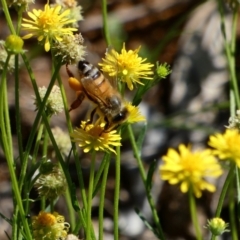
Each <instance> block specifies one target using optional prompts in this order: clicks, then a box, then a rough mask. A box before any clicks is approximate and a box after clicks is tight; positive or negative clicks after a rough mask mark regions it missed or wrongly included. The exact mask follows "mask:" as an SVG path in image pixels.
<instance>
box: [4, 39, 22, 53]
mask: <svg viewBox="0 0 240 240" xmlns="http://www.w3.org/2000/svg"><path fill="white" fill-rule="evenodd" d="M23 44H24V42H23V40H22V38H20V37H19V36H17V35H9V36H8V37H7V39H6V41H5V48H6V51H7V52H9V53H11V54H19V53H21V52H22V50H23Z"/></svg>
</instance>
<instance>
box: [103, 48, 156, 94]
mask: <svg viewBox="0 0 240 240" xmlns="http://www.w3.org/2000/svg"><path fill="white" fill-rule="evenodd" d="M139 50H140V47H139V48H138V49H136V50H134V51H133V50H129V51H126V49H125V44H123V48H122V50H121V53H118V52H116V51H115V50H114V49H111V50H110V51H109V52H107V53H106V56H105V58H103V63H99V65H100V66H101V67H102V68H101V69H102V71H103V72H105V73H107V74H108V75H109V76H110V77H117V78H119V79H120V80H121V81H123V82H126V83H127V86H128V88H129V89H130V90H133V84H134V83H138V84H142V85H143V83H142V82H141V81H140V78H144V79H150V80H151V79H152V77H149V75H151V74H153V71H151V67H153V64H150V63H144V62H145V61H146V60H147V59H146V58H144V59H143V58H141V57H139V56H138V52H139Z"/></svg>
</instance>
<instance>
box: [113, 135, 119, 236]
mask: <svg viewBox="0 0 240 240" xmlns="http://www.w3.org/2000/svg"><path fill="white" fill-rule="evenodd" d="M119 134H121V132H119ZM116 152H117V156H116V161H115V169H116V171H115V191H114V215H113V220H114V240H117V239H118V237H119V236H118V235H119V234H118V215H119V214H118V212H119V193H120V174H121V151H120V146H117V147H116Z"/></svg>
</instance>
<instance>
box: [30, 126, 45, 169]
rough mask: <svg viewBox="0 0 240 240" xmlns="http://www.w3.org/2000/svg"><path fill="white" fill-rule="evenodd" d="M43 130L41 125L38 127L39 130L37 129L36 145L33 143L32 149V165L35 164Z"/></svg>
mask: <svg viewBox="0 0 240 240" xmlns="http://www.w3.org/2000/svg"><path fill="white" fill-rule="evenodd" d="M43 128H44V124H43V123H41V124H40V126H39V129H38V133H37V138H36V143H35V145H34V149H33V156H32V163H33V164H35V163H36V160H37V154H38V149H39V145H40V143H41V139H42V134H43Z"/></svg>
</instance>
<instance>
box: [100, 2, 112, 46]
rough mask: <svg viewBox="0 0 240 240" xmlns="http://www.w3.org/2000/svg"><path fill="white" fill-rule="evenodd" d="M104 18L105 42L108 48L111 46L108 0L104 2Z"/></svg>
mask: <svg viewBox="0 0 240 240" xmlns="http://www.w3.org/2000/svg"><path fill="white" fill-rule="evenodd" d="M102 17H103V31H104V37H105V41H106V43H107V46H111V38H110V34H109V28H108V19H107V0H102Z"/></svg>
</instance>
